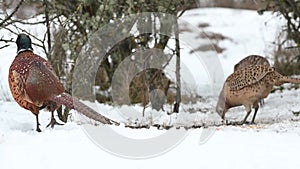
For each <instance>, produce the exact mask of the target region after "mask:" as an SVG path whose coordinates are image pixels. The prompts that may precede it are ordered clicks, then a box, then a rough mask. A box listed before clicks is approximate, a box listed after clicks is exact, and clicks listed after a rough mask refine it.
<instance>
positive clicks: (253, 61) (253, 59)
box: [234, 55, 271, 106]
mask: <svg viewBox="0 0 300 169" xmlns="http://www.w3.org/2000/svg"><path fill="white" fill-rule="evenodd" d="M250 65H264V66H269V67H271V65H270V63H269V61H268V60H267V59H266V58H264V57H262V56H259V55H249V56H247V57H245V58H244V59H242V60H241V61H239V63H237V64H236V65H234V71H237V70H240V69H243V68H245V67H247V66H250ZM259 103H260V105H261V106H262V105H263V104H264V100H263V99H261V100H260V101H259Z"/></svg>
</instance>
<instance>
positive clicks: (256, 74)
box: [226, 65, 274, 91]
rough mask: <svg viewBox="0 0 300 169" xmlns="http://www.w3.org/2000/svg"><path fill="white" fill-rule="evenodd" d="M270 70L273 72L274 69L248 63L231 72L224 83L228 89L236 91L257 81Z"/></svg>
mask: <svg viewBox="0 0 300 169" xmlns="http://www.w3.org/2000/svg"><path fill="white" fill-rule="evenodd" d="M272 72H274V69H273V68H272V67H269V66H264V65H250V66H248V67H245V68H243V69H240V70H237V71H235V72H234V73H232V74H231V75H230V76H229V77H228V78H227V79H226V83H227V84H228V86H229V87H230V90H232V91H236V90H240V89H242V88H244V87H247V86H250V85H253V84H255V83H257V82H259V81H260V80H261V79H262V78H264V77H265V76H266V75H268V74H270V73H272Z"/></svg>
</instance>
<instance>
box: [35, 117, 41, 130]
mask: <svg viewBox="0 0 300 169" xmlns="http://www.w3.org/2000/svg"><path fill="white" fill-rule="evenodd" d="M35 117H36V131H37V132H41V131H42V130H41V129H40V123H39V114H35Z"/></svg>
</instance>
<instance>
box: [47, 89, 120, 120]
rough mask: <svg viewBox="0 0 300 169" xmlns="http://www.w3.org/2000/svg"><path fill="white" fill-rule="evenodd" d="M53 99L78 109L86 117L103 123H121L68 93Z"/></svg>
mask: <svg viewBox="0 0 300 169" xmlns="http://www.w3.org/2000/svg"><path fill="white" fill-rule="evenodd" d="M51 100H52V101H54V102H56V103H58V104H62V105H64V106H66V107H68V108H70V109H74V110H76V111H78V112H79V113H81V114H83V115H85V116H86V117H88V118H90V119H93V120H95V121H98V122H101V123H103V124H115V125H119V123H118V122H115V121H113V120H111V119H109V118H107V117H105V116H103V115H101V114H99V113H97V112H96V111H94V110H93V109H91V108H90V107H88V106H87V105H85V104H83V103H82V102H80V101H79V100H78V99H77V98H75V97H72V96H71V95H69V94H67V93H62V94H60V95H58V96H54V97H53V98H51Z"/></svg>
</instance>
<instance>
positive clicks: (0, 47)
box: [0, 44, 9, 49]
mask: <svg viewBox="0 0 300 169" xmlns="http://www.w3.org/2000/svg"><path fill="white" fill-rule="evenodd" d="M6 47H9V45H8V44H7V45H4V46H0V49H4V48H6Z"/></svg>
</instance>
